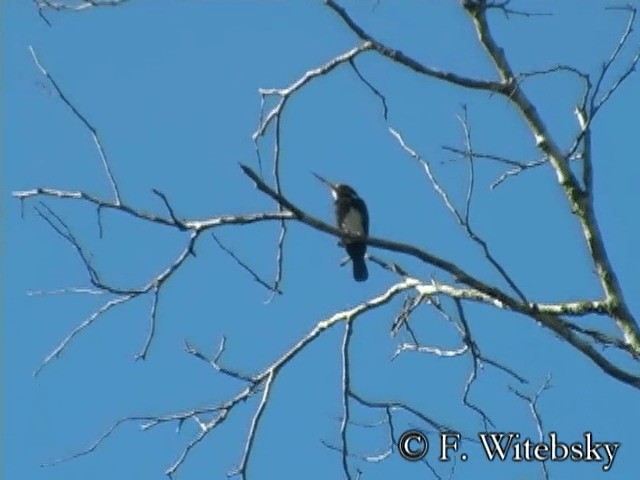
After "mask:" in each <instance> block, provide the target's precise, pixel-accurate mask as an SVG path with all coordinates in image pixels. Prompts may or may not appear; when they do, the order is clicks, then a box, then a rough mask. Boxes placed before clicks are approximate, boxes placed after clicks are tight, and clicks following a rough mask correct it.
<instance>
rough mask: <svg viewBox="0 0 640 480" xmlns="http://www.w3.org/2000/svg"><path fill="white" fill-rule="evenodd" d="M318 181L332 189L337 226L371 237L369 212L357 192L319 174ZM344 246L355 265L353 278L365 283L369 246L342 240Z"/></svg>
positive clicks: (367, 276)
mask: <svg viewBox="0 0 640 480" xmlns="http://www.w3.org/2000/svg"><path fill="white" fill-rule="evenodd" d="M313 175H314V176H315V177H316V178H317V179H318V180H320V181H321V182H322V183H324V184H325V185H327V186H328V187H329V188H330V189H331V194H332V195H333V204H334V207H335V215H336V226H337V227H338V228H339V229H341V230H344V231H346V232H350V233H356V234H360V235H362V236H363V237H366V236H367V235H369V212H367V205H366V204H365V203H364V201H363V200H362V199H361V198H360V197H359V196H358V194H357V193H356V191H355V190H354V189H353V188H351V187H350V186H349V185H345V184H343V183H332V182H329V181H328V180H326V179H324V178H322V177H321V176H320V175H318V174H317V173H314V174H313ZM341 240H342V245H343V246H344V248H345V250H346V251H347V254H348V255H349V257H351V262H352V263H353V278H354V280H355V281H356V282H364V281H365V280H366V279H367V278H369V272H368V271H367V264H366V263H365V261H364V254H365V252H366V251H367V244H366V243H365V242H363V241H360V240H354V239H351V238H344V237H343V238H342V239H341Z"/></svg>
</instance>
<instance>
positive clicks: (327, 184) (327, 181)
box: [311, 172, 336, 192]
mask: <svg viewBox="0 0 640 480" xmlns="http://www.w3.org/2000/svg"><path fill="white" fill-rule="evenodd" d="M311 174H312V175H313V176H314V177H316V178H317V179H318V180H320V181H321V182H322V183H324V184H325V185H326V186H327V187H329V188H330V189H331V190H332V191H334V192H335V191H336V186H335V184H333V183H331V182H330V181H329V180H327V179H326V178H324V177H321V176H320V175H318V174H317V173H315V172H311Z"/></svg>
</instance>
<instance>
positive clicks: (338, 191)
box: [311, 172, 358, 200]
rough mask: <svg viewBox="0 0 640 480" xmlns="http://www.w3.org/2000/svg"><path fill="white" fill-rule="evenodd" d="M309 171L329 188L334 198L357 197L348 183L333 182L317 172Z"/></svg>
mask: <svg viewBox="0 0 640 480" xmlns="http://www.w3.org/2000/svg"><path fill="white" fill-rule="evenodd" d="M311 173H312V174H313V176H315V177H316V178H317V179H318V180H320V181H321V182H322V183H324V184H325V185H326V186H327V187H329V188H330V189H331V195H333V199H334V200H337V199H338V198H358V194H357V193H356V191H355V190H354V189H353V188H351V187H350V186H349V185H346V184H344V183H333V182H330V181H329V180H327V179H326V178H324V177H321V176H320V175H318V174H317V173H313V172H311Z"/></svg>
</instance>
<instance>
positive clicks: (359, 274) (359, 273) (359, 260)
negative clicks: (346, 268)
mask: <svg viewBox="0 0 640 480" xmlns="http://www.w3.org/2000/svg"><path fill="white" fill-rule="evenodd" d="M351 260H352V263H353V279H354V280H355V281H356V282H364V281H365V280H366V279H367V278H369V272H368V270H367V264H366V263H365V261H364V257H355V258H352V259H351Z"/></svg>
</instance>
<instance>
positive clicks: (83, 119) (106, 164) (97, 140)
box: [29, 0, 122, 204]
mask: <svg viewBox="0 0 640 480" xmlns="http://www.w3.org/2000/svg"><path fill="white" fill-rule="evenodd" d="M121 1H122V0H121ZM29 51H30V52H31V56H32V57H33V61H34V62H35V64H36V66H37V67H38V70H40V72H41V73H42V75H44V76H45V77H47V80H49V82H50V83H51V85H53V88H55V90H56V92H57V93H58V96H59V97H60V99H61V100H62V101H63V102H64V103H65V105H67V106H68V107H69V108H70V109H71V111H72V112H73V114H74V115H75V116H76V117H77V118H78V119H79V120H80V121H81V122H82V123H83V124H84V126H85V127H87V129H89V131H90V132H91V137H92V138H93V141H94V143H95V144H96V147H97V149H98V153H99V154H100V159H101V160H102V166H103V167H104V170H105V172H106V174H107V178H108V180H109V183H110V184H111V189H112V190H113V196H114V198H115V203H116V204H120V191H119V189H118V185H117V184H116V181H115V179H114V178H113V173H112V172H111V167H110V166H109V161H108V160H107V154H106V153H105V151H104V147H103V146H102V143H101V142H100V138H99V137H98V131H97V130H96V129H95V127H94V126H93V125H91V124H90V123H89V121H88V120H87V119H86V117H85V116H84V115H82V114H81V113H80V111H79V110H78V109H77V108H76V107H75V106H74V105H73V104H72V103H71V101H70V100H69V99H68V98H67V96H66V95H65V94H64V93H63V92H62V90H61V89H60V87H59V86H58V83H57V82H56V81H55V80H54V79H53V77H52V76H51V74H49V72H47V70H45V68H44V67H43V66H42V64H41V63H40V60H38V57H37V56H36V52H35V50H34V49H33V47H31V46H29Z"/></svg>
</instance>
